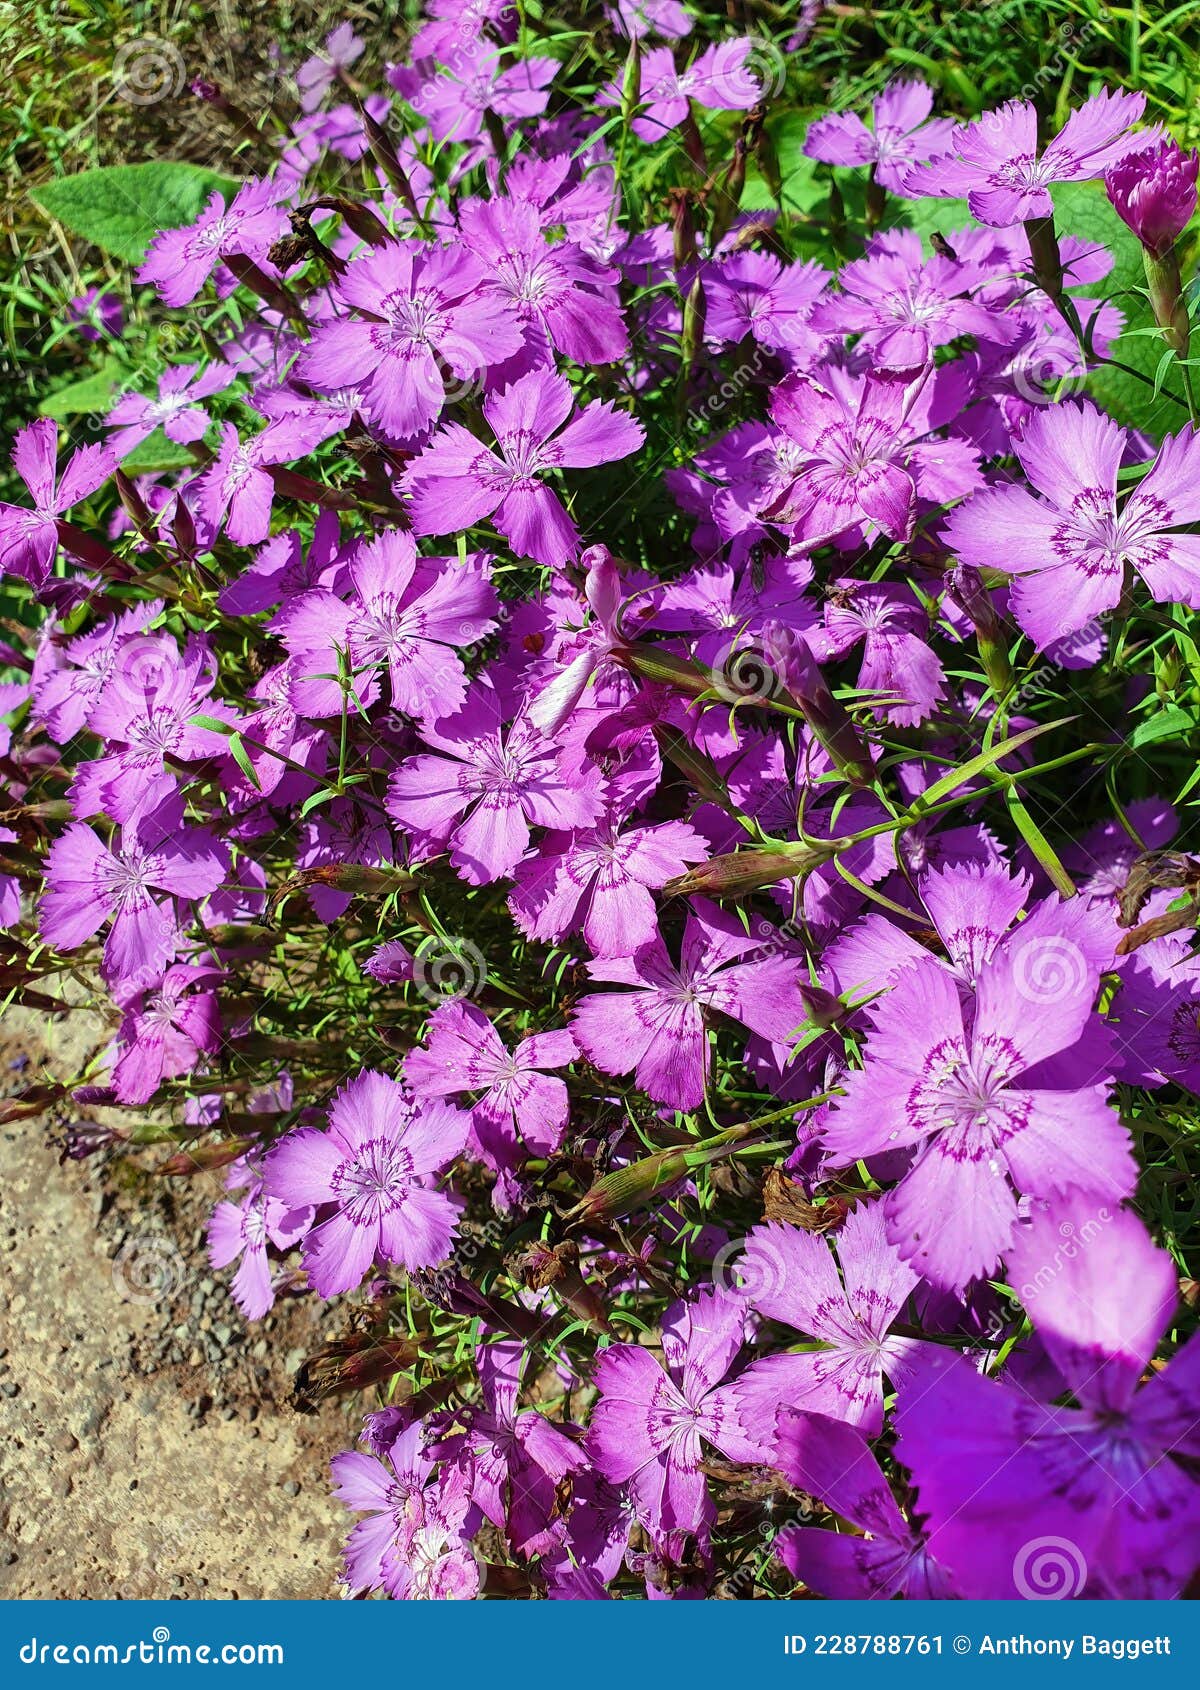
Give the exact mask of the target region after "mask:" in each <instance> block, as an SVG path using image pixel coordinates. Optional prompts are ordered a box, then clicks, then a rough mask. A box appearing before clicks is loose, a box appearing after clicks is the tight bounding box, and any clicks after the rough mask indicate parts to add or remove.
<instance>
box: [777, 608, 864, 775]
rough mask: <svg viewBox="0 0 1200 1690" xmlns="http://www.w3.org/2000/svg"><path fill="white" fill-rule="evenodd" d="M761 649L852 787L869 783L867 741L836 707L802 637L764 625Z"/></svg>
mask: <svg viewBox="0 0 1200 1690" xmlns="http://www.w3.org/2000/svg"><path fill="white" fill-rule="evenodd" d="M762 646H763V650H764V651H765V652H766V654H767V657H768V659H769V660H770V662H771V665H772V667H773V668H774V670H775V673H776V674H777V675H778V676H779V678H780V680H781V681H782V682H783V684H784V686H785V687H786V688H787V690H788V692H789V693H790V694H791V696H792V697H793V698H794V699H795V701H796V703H797V705H798V706H799V707H800V709H801V710H802V711H803V712H804V719H805V721H806V722H807V723H808V725H809V727H810V728H811V729H812V731H813V733H814V734H815V735H816V737H817V739H818V740H819V741H820V742H821V744H822V745H823V746H824V748H825V750H826V751H827V752H828V753H829V755H830V757H831V758H832V759H833V761H834V763H835V764H836V766H837V767H838V769H840V770H841V772H842V774H844V775H845V777H846V779H847V780H848V781H849V782H850V783H851V785H853V786H867V785H869V784H870V780H871V752H870V748H869V747H868V745H867V742H866V740H865V739H864V738H863V736H862V735H861V734H860V733H859V731H858V729H857V728H856V727H855V725H854V723H853V722H852V721H851V720H850V717H849V714H848V713H847V711H846V709H845V707H844V706H843V705H841V704H839V703H838V701H837V699H836V698H835V697H834V696H833V693H832V692H831V691H830V689H829V683H828V682H827V681H826V679H825V677H824V675H823V674H822V673H821V666H820V664H819V663H818V662H817V660H816V658H815V657H814V656H813V654H812V650H811V648H810V646H809V644H808V642H807V641H806V640H805V639H804V637H803V635H801V634H798V633H797V632H796V631H795V629H794V628H789V627H787V626H786V625H785V624H784V623H782V622H777V621H770V622H767V623H764V625H763V631H762Z"/></svg>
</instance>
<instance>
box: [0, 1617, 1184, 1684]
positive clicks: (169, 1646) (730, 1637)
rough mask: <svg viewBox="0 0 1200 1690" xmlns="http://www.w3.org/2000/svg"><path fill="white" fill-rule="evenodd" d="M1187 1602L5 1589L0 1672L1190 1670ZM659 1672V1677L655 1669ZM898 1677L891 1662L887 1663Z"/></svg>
mask: <svg viewBox="0 0 1200 1690" xmlns="http://www.w3.org/2000/svg"><path fill="white" fill-rule="evenodd" d="M1198 1642H1200V1610H1197V1609H1196V1608H1195V1607H1194V1606H1193V1605H1191V1604H1180V1603H1152V1602H1125V1603H1111V1602H1072V1603H1063V1604H1061V1605H1059V1604H1056V1603H983V1602H957V1603H921V1602H908V1603H895V1602H892V1603H880V1604H878V1605H871V1604H867V1603H861V1604H859V1603H848V1602H823V1603H817V1602H805V1603H788V1604H784V1603H781V1602H776V1603H766V1602H742V1603H737V1602H682V1603H680V1602H676V1603H667V1602H653V1603H648V1602H621V1603H599V1602H539V1603H536V1604H529V1603H517V1602H475V1603H466V1604H463V1605H461V1606H458V1605H453V1606H452V1605H450V1604H423V1603H391V1602H305V1603H302V1602H253V1603H251V1602H221V1601H212V1602H195V1603H182V1602H119V1603H118V1602H113V1603H106V1602H8V1603H0V1684H4V1685H7V1686H10V1687H12V1690H19V1686H21V1685H22V1684H23V1683H27V1682H28V1683H33V1682H34V1681H35V1680H39V1679H42V1678H44V1677H45V1676H46V1675H47V1674H50V1675H52V1676H54V1677H55V1678H56V1679H58V1680H60V1681H70V1680H72V1679H78V1681H79V1682H80V1683H88V1682H89V1681H95V1680H96V1679H97V1678H99V1679H100V1680H101V1681H105V1680H111V1679H114V1678H117V1677H127V1676H129V1677H133V1678H135V1679H137V1680H138V1681H142V1682H144V1681H146V1680H149V1679H166V1678H171V1679H175V1680H179V1679H181V1678H182V1679H188V1678H194V1677H195V1675H196V1674H197V1673H201V1674H209V1675H211V1674H212V1672H213V1669H214V1668H215V1669H216V1670H217V1671H218V1672H224V1673H229V1674H232V1675H234V1676H235V1677H238V1678H241V1679H245V1678H247V1677H261V1678H265V1679H266V1680H268V1681H273V1682H275V1683H277V1684H279V1685H281V1686H282V1685H284V1684H287V1685H288V1686H289V1687H290V1686H293V1685H310V1684H311V1685H319V1684H325V1683H327V1684H331V1685H333V1686H335V1687H336V1690H341V1686H342V1685H343V1684H344V1682H345V1679H346V1675H347V1673H348V1672H350V1673H354V1674H355V1675H356V1676H359V1675H362V1674H364V1673H366V1672H370V1671H371V1670H372V1669H374V1668H376V1667H379V1668H381V1669H383V1670H384V1671H386V1672H388V1673H389V1674H394V1675H400V1676H401V1677H402V1679H403V1681H404V1682H405V1683H410V1684H411V1683H421V1682H422V1681H423V1679H424V1677H425V1675H427V1674H429V1673H431V1672H436V1673H443V1674H444V1673H445V1672H447V1671H450V1672H453V1673H455V1674H460V1675H463V1676H467V1675H468V1674H469V1675H470V1677H472V1678H480V1677H482V1678H485V1679H486V1681H487V1685H488V1690H509V1687H510V1686H511V1687H513V1690H517V1687H518V1686H519V1687H520V1690H529V1686H530V1684H531V1683H534V1682H535V1681H541V1682H556V1683H565V1684H566V1685H568V1686H570V1685H572V1684H573V1683H574V1682H577V1681H578V1680H579V1679H580V1678H583V1679H584V1680H585V1681H586V1682H589V1683H596V1682H599V1681H602V1680H603V1679H604V1678H605V1677H607V1676H609V1675H611V1676H612V1678H613V1679H614V1680H615V1681H616V1683H617V1685H618V1687H619V1686H620V1685H621V1684H623V1683H624V1682H626V1681H627V1680H628V1677H629V1674H630V1671H631V1670H635V1672H636V1678H637V1681H638V1682H647V1681H648V1680H649V1679H650V1677H651V1675H652V1674H654V1673H656V1672H661V1673H662V1674H663V1675H664V1682H670V1683H678V1682H679V1681H680V1678H681V1676H682V1675H683V1674H685V1673H687V1672H688V1671H689V1670H690V1671H694V1672H695V1674H696V1676H697V1680H698V1681H699V1682H701V1683H708V1682H712V1679H713V1676H714V1674H715V1673H717V1672H727V1673H729V1674H730V1682H731V1683H733V1684H735V1685H741V1684H742V1683H744V1682H745V1681H746V1680H747V1679H749V1680H750V1681H751V1682H753V1683H755V1684H757V1685H761V1684H763V1683H769V1684H771V1685H792V1684H794V1685H797V1686H799V1685H805V1686H811V1684H812V1683H813V1678H812V1675H813V1674H814V1673H819V1672H822V1671H826V1672H828V1673H830V1674H837V1675H838V1681H839V1683H855V1684H856V1683H858V1682H859V1681H860V1679H861V1680H865V1678H866V1676H868V1675H869V1676H870V1677H871V1678H872V1680H873V1682H874V1683H875V1684H878V1683H879V1682H880V1674H881V1672H886V1673H887V1674H888V1675H889V1679H888V1683H889V1690H891V1686H892V1684H893V1683H894V1682H896V1681H898V1682H900V1683H902V1684H903V1683H906V1682H908V1681H910V1680H911V1681H913V1682H916V1681H918V1680H919V1681H920V1682H921V1683H922V1684H925V1685H928V1684H930V1683H934V1684H937V1683H942V1682H945V1683H947V1684H951V1683H953V1684H955V1685H961V1684H963V1683H965V1682H970V1683H972V1684H974V1683H977V1682H986V1681H988V1680H989V1679H997V1680H998V1679H999V1678H1001V1677H1003V1678H1004V1679H1005V1681H1006V1682H1009V1683H1011V1682H1013V1681H1014V1679H1015V1680H1016V1681H1017V1682H1019V1683H1020V1684H1021V1686H1022V1690H1024V1687H1025V1685H1026V1684H1027V1683H1029V1682H1030V1681H1033V1682H1038V1681H1041V1682H1049V1681H1051V1680H1053V1681H1054V1682H1055V1683H1056V1684H1071V1683H1075V1682H1081V1683H1083V1682H1092V1681H1094V1680H1095V1679H1097V1678H1105V1679H1107V1678H1109V1677H1115V1678H1119V1679H1120V1680H1121V1681H1122V1682H1126V1683H1133V1682H1135V1681H1146V1680H1148V1679H1149V1678H1151V1677H1153V1678H1155V1679H1156V1680H1158V1681H1160V1682H1165V1681H1166V1680H1167V1678H1168V1677H1173V1676H1175V1675H1176V1674H1179V1673H1181V1672H1182V1673H1186V1674H1188V1676H1189V1678H1190V1676H1191V1671H1192V1669H1193V1663H1194V1661H1195V1659H1196V1653H1197V1643H1198ZM668 1675H669V1676H668ZM893 1675H896V1676H893Z"/></svg>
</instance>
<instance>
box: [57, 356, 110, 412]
mask: <svg viewBox="0 0 1200 1690" xmlns="http://www.w3.org/2000/svg"><path fill="white" fill-rule="evenodd" d="M121 373H122V371H121V365H120V364H118V363H117V362H116V360H115V359H113V358H109V359H106V361H105V362H104V363H103V364H101V366H100V368H99V369H98V370H93V372H92V374H91V375H88V376H83V377H81V378H80V380H79V381H72V382H68V383H67V385H66V386H65V387H59V388H56V389H55V391H54V392H53V393H48V394H47V395H46V397H45V398H44V399H43V400H42V402H41V404H40V405H39V406H38V415H39V416H40V417H54V418H55V420H56V421H57V420H61V419H62V418H63V417H78V416H82V415H84V414H86V413H88V412H99V411H107V410H108V409H109V407H110V406H111V405H112V402H113V397H114V394H115V392H116V388H117V384H118V382H119V381H120V379H121Z"/></svg>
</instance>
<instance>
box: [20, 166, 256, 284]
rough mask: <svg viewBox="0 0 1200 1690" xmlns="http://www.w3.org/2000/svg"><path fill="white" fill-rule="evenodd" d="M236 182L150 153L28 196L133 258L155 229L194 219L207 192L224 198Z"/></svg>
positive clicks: (89, 237) (142, 252) (110, 249)
mask: <svg viewBox="0 0 1200 1690" xmlns="http://www.w3.org/2000/svg"><path fill="white" fill-rule="evenodd" d="M236 192H237V183H236V182H232V181H230V179H229V178H228V177H227V176H219V175H218V174H217V173H216V171H214V170H203V169H201V168H200V166H199V165H195V164H176V163H173V162H172V161H170V160H168V159H152V160H151V161H150V162H149V163H147V164H113V165H107V166H104V167H102V168H101V169H99V170H84V171H81V172H80V174H79V175H78V176H66V177H64V178H63V179H62V180H61V181H59V182H47V183H45V184H44V185H43V186H42V187H40V188H38V189H36V190H35V192H34V194H33V195H32V198H33V199H34V201H35V202H36V204H37V205H39V206H40V207H41V209H42V210H43V211H44V212H45V213H46V215H47V216H48V217H53V218H54V219H55V221H56V222H58V223H61V224H62V225H63V227H64V228H66V229H69V230H70V231H71V233H72V234H75V235H80V236H82V238H83V239H84V240H85V241H91V243H92V245H93V246H98V247H99V248H100V250H101V251H102V252H107V253H109V254H111V256H112V257H113V258H120V259H123V260H124V261H125V263H127V264H137V263H139V262H140V260H141V259H143V258H144V257H145V256H146V248H147V247H148V246H149V245H150V242H151V241H152V240H153V238H154V236H155V235H156V234H157V233H158V231H159V230H160V229H181V228H183V227H184V225H185V224H187V223H194V222H195V220H196V218H197V217H198V216H199V215H200V212H201V211H202V210H203V209H204V204H205V201H206V200H207V199H208V198H209V196H210V195H211V194H214V193H220V194H223V195H224V196H225V199H226V201H227V202H228V200H229V199H230V198H231V197H232V196H233V194H234V193H236Z"/></svg>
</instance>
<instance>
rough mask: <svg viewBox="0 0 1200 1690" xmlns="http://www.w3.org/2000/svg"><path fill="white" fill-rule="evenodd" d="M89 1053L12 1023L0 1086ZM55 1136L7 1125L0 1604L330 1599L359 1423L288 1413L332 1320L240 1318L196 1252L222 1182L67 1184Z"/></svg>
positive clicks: (2, 1047) (60, 1032) (84, 1175)
mask: <svg viewBox="0 0 1200 1690" xmlns="http://www.w3.org/2000/svg"><path fill="white" fill-rule="evenodd" d="M99 1036H102V1030H101V1029H100V1028H99V1027H98V1026H97V1025H96V1024H94V1023H92V1024H90V1025H89V1018H88V1017H86V1016H84V1015H72V1016H70V1017H67V1018H65V1020H63V1021H60V1022H59V1023H58V1024H57V1026H54V1027H50V1028H47V1024H46V1023H45V1022H44V1021H43V1020H42V1019H41V1018H35V1017H32V1016H27V1015H24V1014H23V1013H22V1012H20V1011H17V1010H10V1011H9V1012H7V1013H6V1015H5V1017H4V1029H3V1037H2V1038H0V1084H2V1085H3V1087H4V1089H6V1090H7V1091H10V1092H11V1091H12V1090H15V1089H18V1087H19V1086H20V1085H21V1084H23V1083H24V1081H25V1080H26V1078H29V1077H32V1076H33V1074H34V1073H35V1072H36V1070H37V1068H38V1067H39V1066H40V1065H41V1064H42V1063H43V1061H44V1062H45V1063H46V1065H47V1066H50V1067H52V1068H53V1069H54V1070H55V1071H57V1072H58V1073H60V1074H62V1073H68V1072H71V1071H72V1063H73V1061H74V1059H75V1057H76V1056H77V1055H78V1054H79V1053H80V1052H82V1053H83V1054H86V1046H87V1041H88V1039H89V1038H90V1039H91V1041H92V1043H93V1044H95V1043H97V1042H98V1037H99ZM72 1047H74V1048H72ZM55 1125H56V1123H54V1122H48V1121H46V1120H39V1121H20V1122H16V1123H12V1124H9V1125H7V1126H5V1127H3V1128H0V1156H2V1162H0V1166H2V1167H3V1170H4V1177H3V1179H2V1180H0V1597H3V1598H14V1597H35V1596H40V1597H126V1598H159V1599H187V1598H195V1597H205V1596H217V1597H222V1596H235V1597H241V1598H262V1597H280V1598H306V1597H328V1596H334V1595H336V1594H338V1592H337V1590H336V1588H335V1584H334V1579H335V1574H336V1567H337V1558H338V1550H339V1546H340V1540H341V1537H342V1534H343V1532H344V1530H345V1528H346V1526H347V1524H348V1523H349V1522H348V1517H347V1516H346V1515H345V1513H344V1512H343V1510H342V1509H341V1508H340V1507H339V1506H338V1505H337V1504H336V1503H335V1502H333V1501H332V1500H331V1498H330V1496H329V1491H328V1462H329V1458H330V1456H331V1455H332V1454H334V1453H335V1452H336V1451H337V1450H338V1449H341V1448H345V1447H347V1446H348V1444H349V1443H350V1441H351V1440H352V1439H353V1436H354V1430H355V1426H356V1416H355V1415H354V1413H353V1410H352V1409H351V1408H350V1407H349V1406H347V1405H338V1404H334V1403H329V1404H326V1405H324V1406H323V1407H322V1409H321V1410H320V1412H319V1413H317V1414H312V1415H300V1414H297V1413H296V1412H295V1410H294V1409H293V1408H292V1407H291V1406H290V1395H291V1376H292V1375H293V1374H294V1373H295V1371H296V1369H297V1367H298V1366H299V1365H300V1363H301V1361H302V1360H303V1358H304V1356H305V1355H306V1354H308V1353H309V1352H310V1351H311V1350H312V1349H314V1348H315V1347H317V1346H318V1345H319V1344H320V1343H321V1342H322V1341H323V1340H324V1339H325V1338H326V1337H327V1336H331V1335H332V1331H331V1330H330V1329H328V1322H329V1318H330V1316H329V1311H328V1310H322V1309H321V1307H320V1306H319V1305H318V1304H316V1303H315V1301H313V1300H311V1299H307V1298H303V1297H302V1298H297V1299H294V1300H291V1301H284V1302H282V1303H281V1304H280V1305H278V1306H277V1308H276V1310H275V1311H273V1313H272V1315H271V1316H269V1317H268V1319H267V1320H266V1321H262V1322H258V1323H257V1324H253V1325H250V1324H247V1323H246V1322H244V1321H243V1320H242V1317H241V1315H240V1314H239V1313H238V1310H237V1309H236V1307H235V1306H234V1304H233V1302H232V1301H231V1299H230V1297H229V1293H228V1289H227V1286H226V1283H225V1280H226V1279H227V1278H228V1275H225V1276H222V1278H221V1279H219V1280H218V1279H217V1278H214V1277H213V1276H212V1275H211V1274H210V1273H209V1270H208V1264H207V1261H206V1258H205V1254H204V1235H203V1227H204V1222H205V1219H206V1217H207V1214H208V1211H209V1208H210V1207H211V1203H212V1200H213V1196H214V1195H215V1193H216V1190H217V1182H218V1176H216V1175H202V1176H198V1180H197V1181H196V1182H194V1181H193V1180H184V1181H171V1182H168V1181H165V1180H163V1181H155V1182H149V1181H145V1180H141V1181H139V1180H137V1179H132V1180H131V1179H130V1177H129V1173H128V1169H122V1168H121V1167H119V1166H115V1165H114V1166H113V1167H112V1168H111V1169H108V1170H106V1169H105V1168H104V1166H103V1164H102V1163H101V1162H100V1161H99V1160H98V1159H96V1158H92V1159H90V1160H88V1161H86V1162H83V1163H67V1164H66V1165H65V1166H61V1167H60V1166H59V1161H58V1153H57V1151H56V1150H55V1149H54V1148H53V1146H52V1145H51V1144H50V1142H49V1139H50V1136H51V1134H52V1132H53V1130H54V1128H55Z"/></svg>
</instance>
